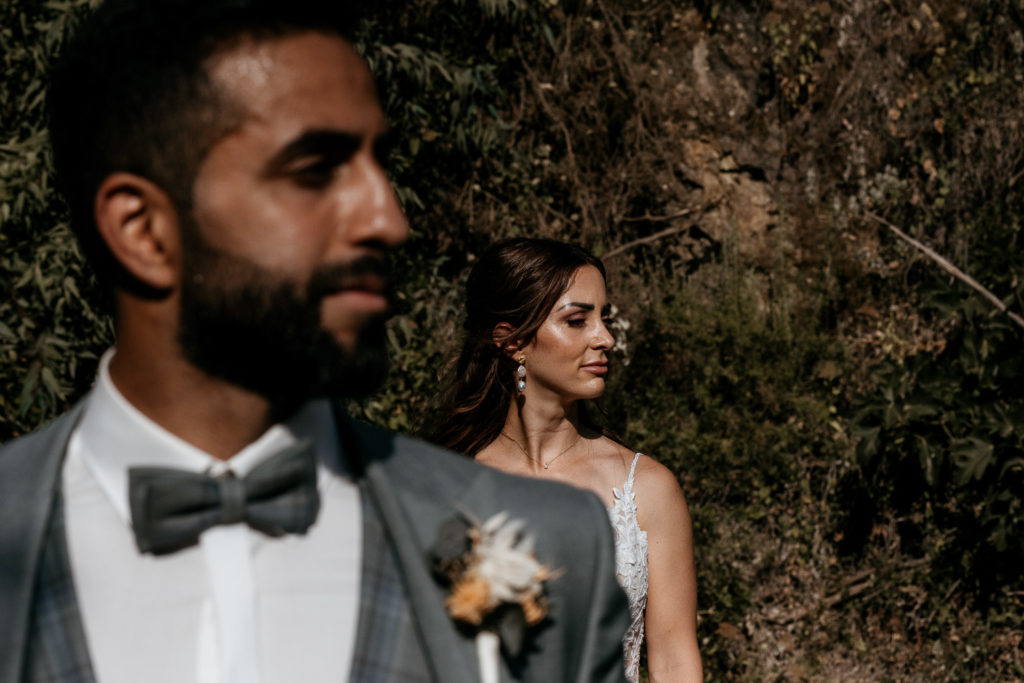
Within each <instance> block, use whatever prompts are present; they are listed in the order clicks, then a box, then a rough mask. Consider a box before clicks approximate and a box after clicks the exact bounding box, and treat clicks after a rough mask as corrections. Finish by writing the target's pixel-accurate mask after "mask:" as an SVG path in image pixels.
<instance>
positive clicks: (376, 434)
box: [339, 416, 493, 683]
mask: <svg viewBox="0 0 1024 683" xmlns="http://www.w3.org/2000/svg"><path fill="white" fill-rule="evenodd" d="M343 423H344V426H341V425H342V424H343ZM339 426H340V428H341V430H342V431H343V432H345V431H347V432H348V437H344V436H343V443H344V444H345V448H346V454H349V453H352V452H354V451H355V452H358V453H359V454H360V457H361V459H362V466H363V474H364V479H363V492H364V494H365V495H367V496H368V497H369V498H370V502H371V503H372V505H373V506H374V509H375V510H376V511H377V513H378V515H379V517H380V521H381V523H382V525H383V527H384V530H385V532H384V533H385V536H386V538H387V539H388V541H389V542H390V543H391V544H392V548H393V549H394V552H395V557H396V560H397V562H398V565H399V571H400V572H401V574H402V577H403V580H404V583H405V587H406V593H407V597H408V600H409V607H410V610H411V612H412V616H413V620H414V622H415V625H416V630H417V633H418V635H419V637H420V641H421V643H422V644H423V649H424V652H425V655H426V658H427V661H428V664H429V666H430V668H431V670H432V673H433V680H435V681H444V682H445V683H448V682H452V683H471V682H472V681H477V680H478V669H477V661H476V653H475V646H474V643H473V641H472V639H470V638H467V637H465V636H464V635H462V634H461V633H459V631H458V630H457V629H456V627H455V624H454V622H453V621H452V619H451V618H450V617H449V616H448V613H447V611H446V610H445V607H444V592H443V590H442V588H441V587H440V586H439V585H438V583H437V582H436V581H435V580H434V578H433V577H432V576H431V574H430V568H429V567H428V559H427V549H428V548H429V546H430V545H431V544H432V543H433V541H434V539H435V536H436V534H437V530H438V528H439V527H440V525H441V522H442V521H444V520H445V519H447V518H449V517H452V516H453V515H455V514H458V511H459V510H461V509H472V510H486V509H488V508H489V507H490V505H493V498H491V499H490V505H488V488H489V485H488V479H487V478H486V477H478V476H476V475H477V474H478V470H477V469H476V468H472V466H470V467H469V468H467V469H466V470H465V471H466V472H470V471H471V472H472V474H471V475H470V476H468V477H466V478H463V479H459V478H457V477H456V478H442V477H439V476H438V473H437V472H435V471H434V470H433V469H432V468H431V467H430V464H431V463H432V462H434V459H433V458H423V457H417V455H420V454H418V453H417V452H416V451H417V450H418V449H417V444H416V443H415V442H412V441H410V440H407V439H403V438H401V437H396V436H395V435H393V434H391V433H388V432H382V431H378V430H375V429H372V428H369V427H366V426H364V425H359V424H356V423H354V422H353V421H351V419H350V418H347V417H345V416H339ZM421 448H427V447H426V446H421ZM467 464H468V463H467Z"/></svg>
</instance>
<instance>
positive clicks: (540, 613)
mask: <svg viewBox="0 0 1024 683" xmlns="http://www.w3.org/2000/svg"><path fill="white" fill-rule="evenodd" d="M525 527H526V522H524V521H522V520H519V519H509V515H508V513H507V512H499V513H498V514H496V515H494V516H493V517H491V518H490V519H488V520H487V521H486V522H484V523H483V524H479V523H471V522H470V521H467V520H466V519H464V518H462V517H453V518H450V519H448V520H446V521H445V522H444V523H443V524H442V525H441V529H440V531H439V535H438V540H437V541H436V542H435V543H434V545H433V546H432V547H431V549H430V555H431V564H432V567H433V570H434V575H435V576H436V577H437V579H438V580H439V581H440V582H441V583H442V584H444V585H445V586H448V587H449V592H448V597H447V598H446V599H445V607H446V608H447V609H448V614H450V615H451V617H452V618H453V619H455V620H456V621H458V622H459V623H460V624H462V625H464V626H465V627H467V628H470V629H473V630H475V632H476V644H477V654H478V656H479V659H480V672H481V681H483V682H484V683H488V682H489V681H497V680H498V650H499V648H500V649H501V650H503V651H504V652H505V655H506V656H507V657H509V658H510V659H515V658H517V657H518V656H519V654H520V653H521V652H522V648H523V642H524V640H525V636H526V630H527V629H528V628H529V627H531V626H535V625H537V624H539V623H540V622H542V621H543V620H544V617H545V616H547V612H548V604H547V597H546V595H545V593H544V582H545V581H547V580H548V579H551V578H554V577H555V576H556V572H554V571H553V570H552V569H550V568H549V567H546V566H545V565H542V564H541V563H540V562H538V561H537V558H536V557H535V556H534V554H533V546H534V537H533V535H532V534H526V533H524V528H525Z"/></svg>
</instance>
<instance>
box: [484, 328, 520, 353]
mask: <svg viewBox="0 0 1024 683" xmlns="http://www.w3.org/2000/svg"><path fill="white" fill-rule="evenodd" d="M514 333H515V328H514V327H512V326H511V325H509V324H508V323H498V324H497V325H495V326H494V331H493V332H492V333H491V339H492V340H493V341H494V345H495V346H497V347H498V348H499V349H501V352H502V353H504V354H505V355H506V356H508V357H509V358H512V359H515V358H517V357H518V356H519V353H520V352H521V351H522V350H523V341H522V340H521V339H514V338H513V334H514Z"/></svg>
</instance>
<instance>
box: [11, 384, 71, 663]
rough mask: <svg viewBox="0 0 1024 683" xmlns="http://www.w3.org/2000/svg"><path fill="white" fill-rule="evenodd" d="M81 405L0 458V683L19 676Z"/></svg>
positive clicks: (12, 445)
mask: <svg viewBox="0 0 1024 683" xmlns="http://www.w3.org/2000/svg"><path fill="white" fill-rule="evenodd" d="M83 406H84V402H79V403H78V405H76V406H75V407H74V408H73V409H72V410H71V411H70V412H69V413H67V414H65V415H63V416H62V417H60V418H58V419H57V420H56V421H54V422H53V423H52V424H51V425H50V426H48V427H47V428H45V429H43V430H41V431H39V432H36V433H34V434H32V435H30V436H28V437H25V438H24V439H20V440H18V441H16V442H14V443H12V444H11V445H10V446H8V447H6V448H5V449H4V451H3V453H2V454H0V456H2V457H0V567H2V568H3V571H2V572H0V614H2V615H3V618H2V619H0V652H2V653H4V655H5V656H4V657H0V683H15V682H16V681H18V680H19V678H20V676H21V673H22V669H23V666H24V658H25V652H26V650H27V648H28V645H29V642H28V638H29V622H30V618H31V615H32V607H33V589H34V587H35V581H36V577H37V576H38V572H39V563H40V558H41V556H42V553H43V542H44V538H45V537H46V536H47V533H46V532H47V524H48V522H49V521H50V520H51V510H52V509H53V506H54V495H55V492H56V491H57V488H58V482H59V477H60V472H61V463H62V462H63V461H64V453H65V451H66V450H67V443H68V439H69V438H70V436H71V432H72V430H73V429H74V427H75V425H76V424H77V422H78V419H79V417H80V416H81V413H82V408H83ZM15 519H16V520H17V523H14V522H13V521H12V520H15ZM60 521H61V522H63V518H61V520H60ZM60 533H61V536H60V539H59V540H60V542H61V543H63V542H64V539H63V530H62V529H61V531H60Z"/></svg>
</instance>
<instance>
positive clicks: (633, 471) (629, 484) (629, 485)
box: [622, 453, 640, 491]
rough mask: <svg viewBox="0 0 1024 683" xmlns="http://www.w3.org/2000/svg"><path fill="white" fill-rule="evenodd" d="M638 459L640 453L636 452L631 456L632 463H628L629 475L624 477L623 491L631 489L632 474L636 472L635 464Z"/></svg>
mask: <svg viewBox="0 0 1024 683" xmlns="http://www.w3.org/2000/svg"><path fill="white" fill-rule="evenodd" d="M639 461H640V454H639V453H636V454H635V455H634V456H633V464H632V465H630V467H629V477H628V478H627V479H626V485H625V486H623V487H622V488H623V490H625V491H632V490H633V475H634V474H636V464H637V463H638V462H639Z"/></svg>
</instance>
